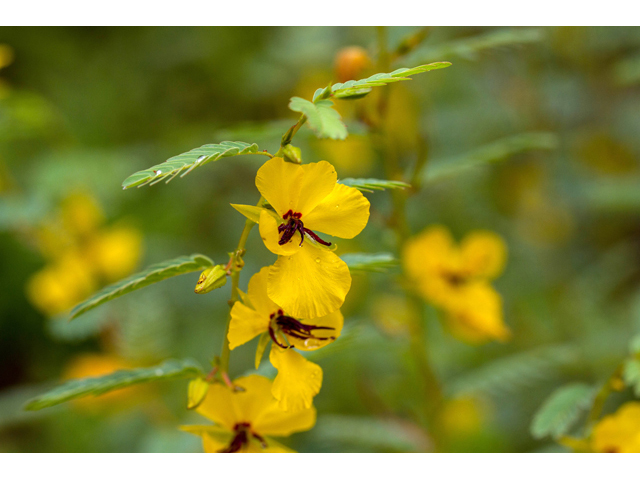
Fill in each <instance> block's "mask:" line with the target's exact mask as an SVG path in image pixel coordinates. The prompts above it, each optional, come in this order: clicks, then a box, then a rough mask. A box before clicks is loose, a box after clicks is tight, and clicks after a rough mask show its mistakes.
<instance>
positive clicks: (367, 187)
mask: <svg viewBox="0 0 640 480" xmlns="http://www.w3.org/2000/svg"><path fill="white" fill-rule="evenodd" d="M338 183H342V184H343V185H347V186H349V187H353V188H357V189H358V190H360V191H362V192H372V191H374V190H386V189H396V188H408V187H410V186H411V185H409V184H408V183H404V182H398V181H395V180H379V179H377V178H343V179H342V180H338Z"/></svg>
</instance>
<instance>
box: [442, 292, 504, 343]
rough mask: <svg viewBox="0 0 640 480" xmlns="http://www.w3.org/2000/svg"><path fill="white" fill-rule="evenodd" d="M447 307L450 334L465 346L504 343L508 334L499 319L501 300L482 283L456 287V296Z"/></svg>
mask: <svg viewBox="0 0 640 480" xmlns="http://www.w3.org/2000/svg"><path fill="white" fill-rule="evenodd" d="M450 301H451V304H450V305H449V306H448V307H447V309H448V311H449V314H450V325H449V326H450V328H451V331H452V333H453V334H454V335H456V336H458V337H459V338H460V339H462V340H464V341H467V342H469V343H473V344H477V343H483V342H487V341H490V340H500V341H506V340H508V339H509V337H510V335H511V333H510V331H509V329H508V328H507V326H506V325H505V324H504V320H503V318H502V299H501V298H500V295H499V294H498V292H496V291H495V290H494V289H493V287H492V286H491V285H490V284H488V283H486V282H474V283H471V284H469V285H466V286H464V287H461V288H460V292H459V293H458V297H457V299H456V298H453V297H452V298H451V299H450Z"/></svg>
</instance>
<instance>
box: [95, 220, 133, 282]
mask: <svg viewBox="0 0 640 480" xmlns="http://www.w3.org/2000/svg"><path fill="white" fill-rule="evenodd" d="M87 251H88V256H89V261H90V263H91V265H92V267H93V268H94V269H95V270H96V271H97V272H98V273H99V274H100V275H102V276H103V277H104V278H105V279H106V280H107V281H108V282H113V281H116V280H120V279H121V278H122V277H124V276H126V275H129V274H130V273H131V272H133V270H134V269H135V268H136V266H137V265H138V261H139V260H140V255H141V254H142V235H141V233H140V232H139V231H138V230H136V229H134V228H131V227H124V226H123V227H112V228H109V229H104V230H101V231H99V232H97V233H96V235H95V237H94V238H93V239H92V240H91V241H90V242H89V245H88V248H87Z"/></svg>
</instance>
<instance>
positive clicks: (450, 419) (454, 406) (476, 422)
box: [439, 397, 485, 437]
mask: <svg viewBox="0 0 640 480" xmlns="http://www.w3.org/2000/svg"><path fill="white" fill-rule="evenodd" d="M484 419H485V411H484V409H483V408H482V406H481V404H480V403H479V402H478V400H476V399H475V398H472V397H460V398H454V399H452V400H449V401H448V402H446V403H445V404H444V406H443V407H442V411H441V412H440V414H439V422H440V425H441V428H442V430H443V431H444V432H445V433H446V434H447V435H448V436H454V437H457V436H468V435H472V434H474V433H476V432H478V431H479V430H480V429H481V428H482V425H483V422H484Z"/></svg>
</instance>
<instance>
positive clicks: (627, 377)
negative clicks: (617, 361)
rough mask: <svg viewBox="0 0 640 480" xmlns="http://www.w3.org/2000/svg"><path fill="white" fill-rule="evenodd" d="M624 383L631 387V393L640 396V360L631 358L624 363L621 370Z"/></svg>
mask: <svg viewBox="0 0 640 480" xmlns="http://www.w3.org/2000/svg"><path fill="white" fill-rule="evenodd" d="M622 378H623V379H624V383H625V384H626V385H628V386H630V387H632V388H633V393H635V395H636V396H640V360H638V359H636V358H632V359H630V360H627V361H626V362H625V363H624V368H623V370H622Z"/></svg>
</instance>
